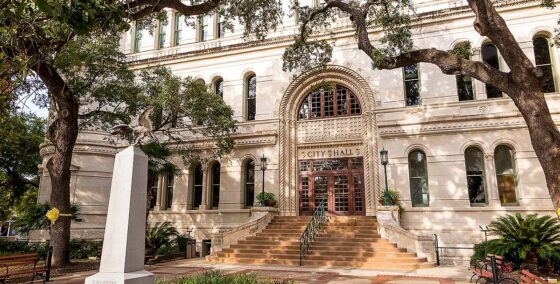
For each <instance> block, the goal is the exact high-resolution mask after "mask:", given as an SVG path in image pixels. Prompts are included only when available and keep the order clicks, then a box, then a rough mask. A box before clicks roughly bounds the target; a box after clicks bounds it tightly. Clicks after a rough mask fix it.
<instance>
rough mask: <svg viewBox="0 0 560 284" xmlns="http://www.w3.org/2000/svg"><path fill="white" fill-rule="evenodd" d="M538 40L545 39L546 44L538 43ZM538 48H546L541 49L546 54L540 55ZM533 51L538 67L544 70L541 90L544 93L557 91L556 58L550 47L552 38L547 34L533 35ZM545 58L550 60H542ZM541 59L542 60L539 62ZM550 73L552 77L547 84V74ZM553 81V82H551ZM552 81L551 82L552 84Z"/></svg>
mask: <svg viewBox="0 0 560 284" xmlns="http://www.w3.org/2000/svg"><path fill="white" fill-rule="evenodd" d="M538 40H544V41H545V43H544V44H542V43H541V44H538V43H536V42H537V41H538ZM538 48H545V49H544V50H540V52H546V54H543V55H540V56H539V54H538V52H539V50H538ZM533 53H534V55H535V67H536V68H537V69H541V70H542V71H543V75H544V77H543V78H542V82H541V90H542V92H543V93H554V92H556V91H557V88H556V76H555V72H554V71H555V70H554V60H553V58H552V49H551V48H550V38H549V37H547V36H545V35H536V36H535V37H533ZM545 57H547V58H545ZM542 59H545V60H547V61H548V62H542V61H541V60H542ZM539 61H541V62H539ZM547 75H549V76H550V79H548V82H549V84H547V78H546V76H547ZM550 81H551V82H550ZM550 83H551V84H550Z"/></svg>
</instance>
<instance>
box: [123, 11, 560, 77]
mask: <svg viewBox="0 0 560 284" xmlns="http://www.w3.org/2000/svg"><path fill="white" fill-rule="evenodd" d="M540 2H541V1H537V0H498V1H494V3H495V4H494V5H495V8H496V9H503V10H511V9H512V8H523V7H534V6H538V3H540ZM555 2H557V1H555ZM460 16H463V17H473V14H472V11H471V9H470V8H469V6H468V5H463V6H458V7H452V8H446V9H439V10H435V11H429V12H424V13H420V14H418V15H416V16H414V17H413V18H412V22H411V26H412V28H413V29H414V28H415V27H416V26H421V25H426V24H436V23H437V22H441V21H446V20H450V19H452V18H457V17H460ZM346 22H347V23H346ZM343 23H344V24H343V25H341V26H340V27H338V28H336V27H335V29H333V30H330V31H329V33H328V34H318V35H315V36H314V37H313V38H314V40H317V39H331V40H332V39H340V38H344V37H353V36H354V35H355V31H354V29H353V27H352V24H351V22H350V21H344V22H343ZM293 28H295V27H286V28H285V29H286V30H288V29H293ZM380 31H381V29H380V28H378V27H373V28H371V29H369V33H370V34H373V33H377V32H380ZM294 35H295V34H289V35H284V36H276V37H272V38H267V39H264V40H261V41H257V40H252V41H243V42H240V43H239V42H238V43H232V44H224V45H222V42H221V41H217V42H213V43H212V42H211V43H206V44H205V45H210V46H215V47H211V48H202V49H198V50H189V51H184V52H178V51H177V50H173V48H176V47H171V48H169V49H167V50H165V49H164V50H160V52H162V51H163V52H168V53H170V54H168V55H163V56H154V57H149V58H144V59H138V60H134V57H135V56H137V55H138V54H137V53H134V54H129V55H128V58H129V60H130V61H129V65H130V66H131V67H132V68H135V67H139V68H142V67H141V66H142V65H148V66H149V65H151V64H161V63H162V62H163V61H173V60H181V61H184V60H186V59H191V58H196V57H204V56H221V55H223V54H225V53H232V52H239V51H241V50H243V51H244V52H250V51H256V50H262V49H267V48H270V47H275V48H277V47H284V46H288V45H289V44H291V43H292V42H293V39H294ZM191 44H192V45H193V46H196V45H197V44H198V45H200V43H191ZM199 48H200V47H199ZM148 52H157V50H149V51H146V53H148ZM170 63H171V62H168V63H167V64H170Z"/></svg>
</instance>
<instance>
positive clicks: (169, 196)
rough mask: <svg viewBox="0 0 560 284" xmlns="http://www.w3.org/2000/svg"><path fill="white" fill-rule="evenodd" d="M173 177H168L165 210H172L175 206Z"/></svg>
mask: <svg viewBox="0 0 560 284" xmlns="http://www.w3.org/2000/svg"><path fill="white" fill-rule="evenodd" d="M173 182H174V178H173V175H168V176H167V187H166V188H165V209H171V206H173Z"/></svg>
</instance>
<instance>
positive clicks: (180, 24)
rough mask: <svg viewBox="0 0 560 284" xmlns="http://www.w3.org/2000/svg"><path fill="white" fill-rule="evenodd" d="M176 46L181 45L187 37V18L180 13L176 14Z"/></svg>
mask: <svg viewBox="0 0 560 284" xmlns="http://www.w3.org/2000/svg"><path fill="white" fill-rule="evenodd" d="M173 30H174V41H173V44H174V45H180V44H181V42H182V41H183V37H184V35H185V17H184V16H183V15H181V14H179V13H175V27H174V29H173Z"/></svg>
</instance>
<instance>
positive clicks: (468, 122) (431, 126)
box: [379, 117, 526, 137]
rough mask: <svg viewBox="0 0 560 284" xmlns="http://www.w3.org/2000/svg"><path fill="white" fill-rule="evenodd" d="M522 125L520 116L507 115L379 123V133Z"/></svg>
mask: <svg viewBox="0 0 560 284" xmlns="http://www.w3.org/2000/svg"><path fill="white" fill-rule="evenodd" d="M524 127H526V124H525V121H524V120H523V118H522V117H508V118H501V119H488V118H477V119H473V118H471V119H461V120H453V121H439V122H432V123H425V122H419V123H417V124H414V125H391V126H381V125H380V126H379V135H380V136H381V137H398V136H411V135H419V134H439V133H448V132H462V131H475V130H503V129H512V128H524Z"/></svg>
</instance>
